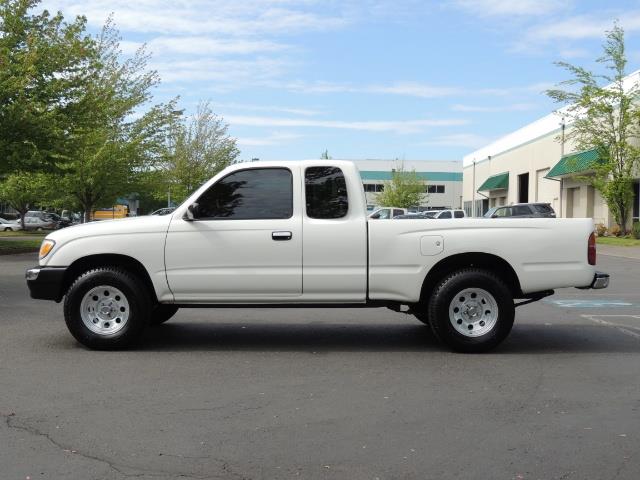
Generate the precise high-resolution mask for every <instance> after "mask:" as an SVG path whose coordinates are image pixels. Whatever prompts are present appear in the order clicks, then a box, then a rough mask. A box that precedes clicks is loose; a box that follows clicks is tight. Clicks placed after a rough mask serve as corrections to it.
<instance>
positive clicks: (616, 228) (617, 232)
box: [609, 224, 622, 237]
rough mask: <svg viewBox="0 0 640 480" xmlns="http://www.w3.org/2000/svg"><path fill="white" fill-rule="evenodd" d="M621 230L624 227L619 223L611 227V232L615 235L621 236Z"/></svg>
mask: <svg viewBox="0 0 640 480" xmlns="http://www.w3.org/2000/svg"><path fill="white" fill-rule="evenodd" d="M621 232H622V229H621V228H620V225H618V224H614V225H613V227H611V228H610V229H609V233H610V234H611V235H613V236H614V237H619V236H620V233H621Z"/></svg>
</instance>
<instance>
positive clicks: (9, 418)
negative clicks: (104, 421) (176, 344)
mask: <svg viewBox="0 0 640 480" xmlns="http://www.w3.org/2000/svg"><path fill="white" fill-rule="evenodd" d="M0 416H1V417H2V418H4V420H5V424H6V425H7V428H9V429H13V430H18V431H22V432H26V433H29V434H31V435H35V436H38V437H43V438H45V439H46V440H47V441H48V442H49V443H51V444H52V445H53V446H54V447H56V448H57V449H59V450H62V451H63V452H65V453H71V454H73V455H79V456H80V457H82V458H85V459H87V460H91V461H94V462H99V463H103V464H105V465H107V466H108V467H109V468H110V469H112V470H113V471H115V472H117V473H118V474H120V475H122V476H124V477H126V478H141V477H156V478H161V477H165V478H185V479H194V480H211V479H219V478H229V477H228V475H232V476H233V477H234V478H237V479H241V480H248V479H249V477H245V476H243V475H240V474H238V473H235V472H233V471H232V470H231V469H230V467H229V465H228V463H227V462H226V461H224V460H220V459H217V458H213V457H209V456H202V457H185V456H182V457H180V456H179V455H172V454H167V453H163V454H161V455H162V456H171V457H176V458H186V459H204V458H207V459H210V460H213V461H215V462H218V463H220V468H221V469H222V470H223V471H224V472H225V474H224V475H223V476H219V475H214V476H211V475H207V476H200V475H193V474H187V473H177V472H166V471H161V470H155V471H151V472H144V471H140V468H137V467H132V466H130V465H123V464H116V463H114V462H112V461H109V460H107V459H104V458H100V457H97V456H95V455H90V454H88V453H84V452H81V451H80V450H75V449H71V448H68V447H66V446H64V445H62V444H61V443H59V442H58V441H56V440H54V439H53V437H52V436H51V435H50V434H48V433H46V432H42V431H40V430H38V429H37V428H35V427H32V426H30V425H27V424H26V423H24V422H22V424H21V425H18V424H16V423H15V420H14V419H16V418H17V417H16V414H15V413H9V414H5V413H0ZM123 469H129V470H134V471H135V470H138V471H140V473H129V472H127V471H124V470H123Z"/></svg>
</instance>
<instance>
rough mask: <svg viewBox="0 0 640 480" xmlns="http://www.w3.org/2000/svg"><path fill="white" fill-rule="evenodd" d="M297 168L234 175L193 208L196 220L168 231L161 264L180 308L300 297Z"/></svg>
mask: <svg viewBox="0 0 640 480" xmlns="http://www.w3.org/2000/svg"><path fill="white" fill-rule="evenodd" d="M297 175H298V169H297V167H296V166H292V167H291V168H283V167H263V168H249V169H241V170H236V171H233V172H231V173H229V174H228V175H226V176H225V177H223V178H221V179H220V180H219V181H217V182H216V183H214V184H213V185H212V186H211V187H209V189H208V190H206V191H205V192H204V193H203V194H202V195H201V196H200V197H199V198H198V200H197V204H198V207H197V208H196V209H195V218H194V219H193V220H191V221H190V220H188V219H186V218H182V217H180V216H175V215H174V218H173V219H172V221H171V223H170V225H169V231H168V232H167V241H166V247H165V264H166V274H167V281H168V284H169V288H170V289H171V291H172V292H173V295H174V298H175V301H176V302H178V303H180V302H183V303H207V302H216V303H217V302H221V303H243V302H245V301H247V302H260V301H273V299H274V298H277V299H282V300H286V299H287V298H295V297H297V296H299V295H301V294H302V220H301V216H300V214H299V212H297V211H296V209H299V207H295V206H296V205H298V204H299V203H300V200H299V199H300V195H301V194H300V185H299V182H294V181H293V179H294V178H298V177H297Z"/></svg>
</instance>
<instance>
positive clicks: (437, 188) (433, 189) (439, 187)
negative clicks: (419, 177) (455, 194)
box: [425, 185, 444, 193]
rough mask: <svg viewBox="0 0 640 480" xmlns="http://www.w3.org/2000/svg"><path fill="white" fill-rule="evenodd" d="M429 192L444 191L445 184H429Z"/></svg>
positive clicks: (426, 190) (426, 189)
mask: <svg viewBox="0 0 640 480" xmlns="http://www.w3.org/2000/svg"><path fill="white" fill-rule="evenodd" d="M425 192H427V193H444V185H427V186H426V187H425Z"/></svg>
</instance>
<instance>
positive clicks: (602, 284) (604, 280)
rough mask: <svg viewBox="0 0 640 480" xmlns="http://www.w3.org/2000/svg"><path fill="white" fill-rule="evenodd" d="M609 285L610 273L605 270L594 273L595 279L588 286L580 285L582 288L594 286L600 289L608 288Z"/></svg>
mask: <svg viewBox="0 0 640 480" xmlns="http://www.w3.org/2000/svg"><path fill="white" fill-rule="evenodd" d="M608 286H609V274H608V273H604V272H596V273H595V274H594V275H593V280H592V281H591V284H590V285H589V286H588V287H578V288H579V289H581V290H587V289H589V288H593V289H596V290H599V289H601V288H607V287H608Z"/></svg>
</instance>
